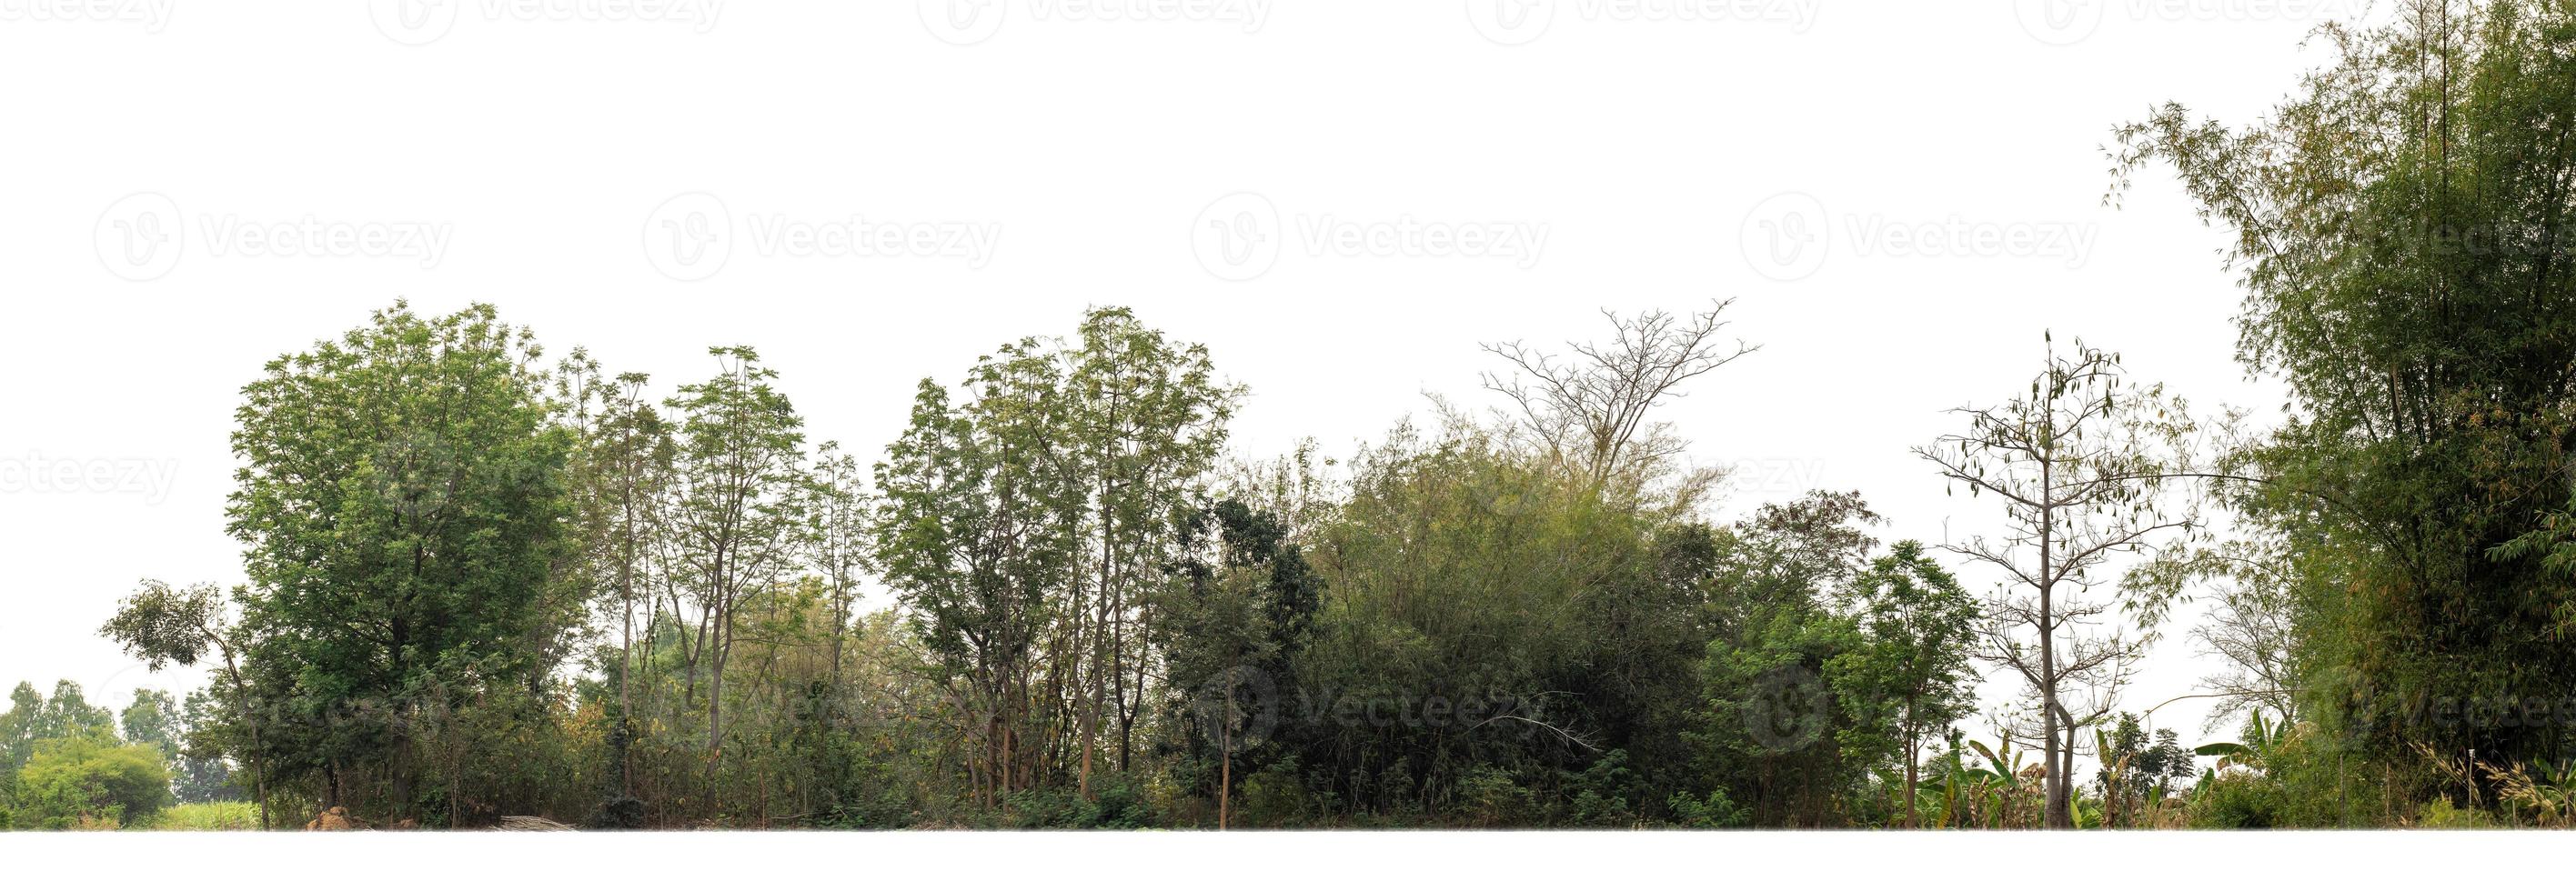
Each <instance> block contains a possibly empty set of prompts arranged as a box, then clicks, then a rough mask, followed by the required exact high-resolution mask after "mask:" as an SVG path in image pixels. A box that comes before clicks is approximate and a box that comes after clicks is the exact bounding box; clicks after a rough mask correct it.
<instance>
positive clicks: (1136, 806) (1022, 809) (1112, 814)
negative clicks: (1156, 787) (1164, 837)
mask: <svg viewBox="0 0 2576 891" xmlns="http://www.w3.org/2000/svg"><path fill="white" fill-rule="evenodd" d="M1093 793H1094V794H1093V795H1092V797H1091V798H1090V799H1088V800H1086V799H1084V798H1083V797H1082V793H1080V792H1077V791H1074V790H1072V789H1069V788H1051V789H1031V790H1025V791H1020V792H1013V793H1011V795H1010V797H1009V798H1007V799H1005V803H1006V804H1007V805H1008V807H1007V810H1008V813H1009V820H1010V825H1011V827H1012V828H1015V829H1151V828H1154V827H1155V826H1157V825H1159V822H1160V821H1158V820H1156V819H1155V818H1154V809H1153V806H1152V805H1151V804H1149V803H1147V801H1146V800H1145V794H1144V791H1143V790H1141V789H1138V788H1137V787H1136V786H1135V785H1134V784H1131V783H1128V782H1126V781H1123V780H1112V781H1109V782H1106V783H1096V784H1094V788H1093Z"/></svg>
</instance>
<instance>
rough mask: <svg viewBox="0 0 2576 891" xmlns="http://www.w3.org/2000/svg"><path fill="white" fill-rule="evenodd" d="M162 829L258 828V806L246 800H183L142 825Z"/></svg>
mask: <svg viewBox="0 0 2576 891" xmlns="http://www.w3.org/2000/svg"><path fill="white" fill-rule="evenodd" d="M145 828H148V829H153V830H157V831H161V832H249V831H252V830H255V829H258V828H259V806H258V805H255V804H252V803H250V802H247V801H208V802H199V803H194V804H183V805H179V806H178V807H174V808H171V809H169V810H167V811H163V812H161V816H160V818H159V819H156V820H154V821H152V825H150V826H148V827H145Z"/></svg>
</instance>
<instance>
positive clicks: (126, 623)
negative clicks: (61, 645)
mask: <svg viewBox="0 0 2576 891" xmlns="http://www.w3.org/2000/svg"><path fill="white" fill-rule="evenodd" d="M235 596H236V597H238V596H239V592H235ZM240 633H241V632H240V629H239V627H238V626H237V625H235V624H234V623H233V622H232V620H231V619H230V618H229V617H228V615H227V610H226V602H225V599H224V597H223V594H222V593H221V589H218V588H216V587H215V586H213V585H192V586H189V587H187V588H185V589H180V588H172V587H170V586H169V585H168V584H165V583H162V582H158V581H153V580H150V579H146V580H144V581H143V583H142V585H141V586H140V587H139V588H137V589H136V590H135V592H134V594H133V596H130V597H127V598H125V601H124V602H123V603H122V604H119V605H118V607H117V610H116V616H115V617H114V618H111V619H109V620H107V624H106V625H105V626H102V627H100V628H99V634H101V635H103V636H105V637H107V638H108V639H109V640H113V641H116V642H117V643H118V644H121V645H123V646H124V647H125V651H126V652H127V653H128V654H130V655H132V656H134V657H135V658H137V659H141V660H143V662H144V666H145V667H146V668H149V669H151V670H153V671H159V670H161V669H162V667H163V666H167V665H172V664H176V665H183V666H186V665H195V664H197V660H199V659H203V658H205V657H206V656H207V655H208V654H209V653H211V654H213V655H216V656H220V657H221V658H222V659H223V682H224V684H225V686H227V687H229V688H230V690H231V696H230V697H228V698H229V699H230V700H231V702H230V705H231V706H232V708H233V714H234V716H235V717H237V718H239V719H240V720H241V722H242V725H243V728H244V729H245V730H246V731H247V732H248V733H249V734H250V745H249V746H248V749H249V754H250V758H249V761H250V765H251V776H250V779H251V796H252V797H253V798H255V799H257V800H258V801H259V827H260V828H261V829H266V828H268V786H267V782H268V771H267V770H265V769H263V768H262V767H261V766H260V742H259V714H258V711H257V710H256V709H255V708H254V707H253V706H252V704H251V693H250V684H249V683H248V682H247V681H245V680H244V679H243V678H242V671H241V663H240V662H239V660H238V659H237V658H236V655H235V654H236V653H238V652H239V651H240V649H241V646H240V642H239V635H240Z"/></svg>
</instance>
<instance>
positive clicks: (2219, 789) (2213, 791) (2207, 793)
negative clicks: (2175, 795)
mask: <svg viewBox="0 0 2576 891" xmlns="http://www.w3.org/2000/svg"><path fill="white" fill-rule="evenodd" d="M2287 805H2288V801H2287V796H2286V795H2285V794H2283V791H2282V789H2281V784H2280V783H2279V782H2278V781H2275V780H2273V779H2272V778H2270V777H2266V776H2263V775H2261V774H2258V773H2254V772H2252V771H2248V770H2231V771H2228V772H2226V773H2222V774H2218V775H2216V776H2213V777H2210V778H2209V779H2207V780H2203V781H2202V782H2201V784H2200V791H2199V792H2198V794H2196V795H2195V796H2193V798H2192V801H2191V825H2192V827H2193V828H2196V829H2270V828H2273V827H2275V826H2282V825H2286V821H2285V820H2284V814H2283V811H2284V810H2285V809H2286V807H2287Z"/></svg>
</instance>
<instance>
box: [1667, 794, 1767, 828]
mask: <svg viewBox="0 0 2576 891" xmlns="http://www.w3.org/2000/svg"><path fill="white" fill-rule="evenodd" d="M1666 804H1667V805H1669V806H1670V807H1671V808H1672V809H1673V822H1674V824H1676V825H1679V826H1681V827H1683V828H1686V829H1735V828H1738V827H1741V826H1744V825H1747V824H1749V823H1751V822H1752V820H1753V813H1752V812H1751V811H1749V810H1746V809H1745V808H1743V807H1741V806H1738V805H1737V804H1736V803H1735V801H1734V800H1733V799H1730V798H1728V797H1726V791H1725V790H1723V789H1721V790H1718V791H1715V792H1711V793H1708V797H1707V798H1692V797H1690V796H1688V795H1675V796H1673V797H1672V800H1671V801H1668V802H1666Z"/></svg>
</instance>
